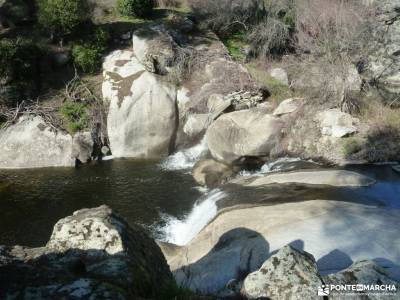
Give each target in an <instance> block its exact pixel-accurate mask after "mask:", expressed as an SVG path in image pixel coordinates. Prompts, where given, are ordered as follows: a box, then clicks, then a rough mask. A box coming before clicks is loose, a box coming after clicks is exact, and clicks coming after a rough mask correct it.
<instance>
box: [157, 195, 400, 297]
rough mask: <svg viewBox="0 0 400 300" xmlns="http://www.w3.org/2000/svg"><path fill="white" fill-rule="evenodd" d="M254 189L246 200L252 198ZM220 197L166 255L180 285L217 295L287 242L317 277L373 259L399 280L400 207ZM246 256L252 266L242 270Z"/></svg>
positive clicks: (327, 201)
mask: <svg viewBox="0 0 400 300" xmlns="http://www.w3.org/2000/svg"><path fill="white" fill-rule="evenodd" d="M256 191H257V189H256V188H254V193H253V194H251V195H252V196H251V197H253V198H254V197H257V193H256ZM250 192H251V190H250ZM225 202H226V203H227V204H228V205H227V206H224V207H223V209H222V208H221V210H220V211H219V213H218V215H217V216H216V217H214V218H213V219H212V220H210V222H209V223H208V225H207V226H205V227H204V228H203V229H202V230H201V231H200V232H199V233H198V234H197V235H196V236H195V237H194V238H193V239H192V240H191V241H190V242H189V243H188V244H186V245H185V246H182V247H180V248H179V249H176V248H175V249H174V251H173V252H171V251H169V252H167V251H165V252H164V255H165V256H166V258H167V261H168V264H169V265H170V267H171V270H172V272H173V274H174V276H175V278H176V280H177V282H178V284H180V283H183V284H185V283H187V284H188V287H190V288H194V289H195V290H199V291H202V292H204V293H212V292H217V291H219V290H221V289H224V288H225V286H226V284H227V283H228V282H229V281H231V280H232V279H236V280H238V281H242V280H243V279H244V278H245V277H246V276H247V275H248V274H249V273H251V272H254V271H256V270H258V269H259V268H260V266H261V265H262V263H263V262H265V260H266V259H268V257H270V256H271V255H273V254H274V253H275V251H278V250H279V249H281V248H282V247H284V246H285V245H288V244H289V245H291V246H292V247H294V248H296V249H298V250H302V251H306V252H308V253H312V254H313V256H314V257H315V260H316V261H317V265H318V268H319V272H320V274H321V275H326V274H330V273H335V272H338V271H340V270H343V269H344V268H347V267H349V266H350V265H351V263H352V261H358V260H363V259H373V260H375V261H376V262H377V263H378V264H379V265H380V266H381V267H384V268H385V270H386V272H387V273H388V274H389V275H390V277H391V278H393V279H394V280H399V279H400V268H399V267H398V265H399V264H400V247H398V245H399V243H400V238H399V234H398V226H397V225H398V220H399V218H400V211H399V210H396V209H392V208H385V207H376V206H368V205H361V204H356V203H349V202H345V201H329V200H311V201H301V202H294V203H283V204H274V205H271V204H272V203H271V204H268V203H264V205H262V206H254V205H253V206H249V205H246V203H245V204H244V205H242V206H241V205H240V204H238V203H234V204H232V205H233V206H229V199H226V201H225ZM255 202H256V203H257V200H255ZM379 232H384V233H385V234H377V233H379ZM349 241H351V242H349ZM249 252H250V253H252V255H251V258H250V257H249V256H248V253H249ZM241 253H243V254H245V255H241ZM246 261H247V262H249V266H250V267H249V268H247V267H241V266H245V265H246V264H247V263H246ZM239 271H240V272H239ZM314 293H316V290H315V291H314ZM301 299H308V297H306V298H301Z"/></svg>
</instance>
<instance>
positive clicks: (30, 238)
mask: <svg viewBox="0 0 400 300" xmlns="http://www.w3.org/2000/svg"><path fill="white" fill-rule="evenodd" d="M203 149H204V148H203ZM185 151H186V153H187V150H185ZM189 152H190V153H193V152H196V153H202V151H197V150H196V151H193V152H191V151H189ZM185 157H186V156H185ZM189 157H195V155H193V156H189ZM175 158H176V156H175ZM168 161H171V158H169V159H168V160H167V162H168ZM175 162H177V164H172V165H171V164H170V165H168V164H167V163H166V162H164V163H161V164H160V163H159V162H158V161H147V162H145V161H138V160H122V159H115V160H109V161H104V162H101V163H97V164H91V165H88V166H84V167H82V168H79V169H73V168H46V169H32V170H0V216H1V218H0V229H1V234H0V244H6V245H14V244H20V245H26V246H35V247H36V246H42V245H44V244H45V243H46V242H47V240H48V239H49V236H50V234H51V231H52V228H53V226H54V224H55V223H56V222H57V221H58V220H59V219H60V218H63V217H65V216H68V215H70V214H71V213H72V212H73V211H75V210H78V209H81V208H86V207H96V206H99V205H102V204H107V205H109V206H110V207H111V208H112V209H114V210H115V211H116V212H117V213H119V214H120V215H122V216H123V217H124V218H125V219H126V220H127V221H128V223H140V224H143V225H145V226H146V228H147V229H148V230H149V232H150V233H151V234H152V235H153V237H155V238H159V239H161V240H165V241H168V242H171V243H176V244H179V245H184V244H186V243H187V242H189V241H190V240H191V239H192V238H193V237H195V236H196V234H197V233H198V232H199V231H201V230H202V229H203V228H204V226H205V225H206V224H207V223H208V222H209V221H211V220H212V219H213V218H214V217H215V216H216V215H217V214H218V212H219V211H220V210H221V209H226V208H230V207H234V206H237V205H274V204H278V203H283V202H294V201H304V200H315V199H326V200H340V201H350V202H358V203H363V204H369V205H379V206H386V207H392V208H400V176H399V175H398V174H397V173H395V172H394V171H393V170H392V169H391V167H390V166H352V167H346V168H347V169H350V170H353V171H357V172H360V173H363V174H365V175H368V176H371V177H373V178H375V179H376V180H377V184H375V185H373V186H371V187H363V188H334V187H327V186H310V185H308V186H307V185H296V184H286V185H270V186H268V187H264V188H258V189H250V188H243V187H240V186H235V185H229V184H228V185H225V186H222V187H221V188H220V189H217V190H211V191H209V190H207V189H205V188H200V187H198V186H197V185H196V183H195V182H194V180H193V179H192V176H191V175H190V174H188V172H187V171H188V170H189V169H187V167H185V168H183V167H182V166H188V165H193V164H194V163H195V159H190V163H189V162H188V161H187V160H186V159H184V160H175ZM178 165H179V166H181V167H182V168H178V167H177V166H178ZM167 166H169V167H167ZM310 167H313V168H315V167H316V166H315V164H313V163H311V162H301V161H298V160H288V161H286V162H285V161H283V160H279V161H278V162H277V163H275V164H270V165H268V166H265V167H264V168H263V170H262V171H261V172H262V173H264V172H270V171H274V170H280V171H282V170H292V169H293V168H310ZM317 167H318V166H317ZM259 175H260V174H259Z"/></svg>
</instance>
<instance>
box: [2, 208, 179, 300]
mask: <svg viewBox="0 0 400 300" xmlns="http://www.w3.org/2000/svg"><path fill="white" fill-rule="evenodd" d="M171 282H172V276H171V272H170V270H169V268H168V266H167V264H166V261H165V259H164V257H163V255H162V253H161V251H160V249H159V247H158V246H157V245H156V243H155V242H154V241H153V240H152V239H151V238H149V237H148V236H147V234H146V233H144V229H143V228H140V227H139V226H136V225H135V226H129V225H128V224H127V223H126V222H125V221H124V220H122V219H121V218H120V217H118V216H117V215H115V214H114V213H113V212H112V211H111V209H110V208H108V207H107V206H100V207H98V208H93V209H83V210H80V211H77V212H75V213H74V214H73V215H72V216H69V217H66V218H65V219H62V220H60V221H59V222H58V223H57V224H56V225H55V227H54V230H53V234H52V236H51V238H50V240H49V242H48V244H47V246H46V247H42V248H24V247H19V246H16V247H0V286H1V287H2V288H1V290H0V298H2V299H4V298H5V299H9V298H10V299H14V298H17V299H67V298H68V299H138V298H152V297H154V296H155V295H157V294H158V293H159V292H160V291H162V290H163V289H165V288H168V286H169V285H170V284H171Z"/></svg>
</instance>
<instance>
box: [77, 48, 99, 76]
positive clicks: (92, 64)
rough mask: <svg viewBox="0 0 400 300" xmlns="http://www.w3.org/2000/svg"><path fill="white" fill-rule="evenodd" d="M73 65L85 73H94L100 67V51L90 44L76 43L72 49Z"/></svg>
mask: <svg viewBox="0 0 400 300" xmlns="http://www.w3.org/2000/svg"><path fill="white" fill-rule="evenodd" d="M72 56H73V58H74V63H75V65H76V66H77V67H78V68H80V69H81V70H82V71H83V72H85V73H95V72H96V71H98V70H99V68H100V67H101V52H100V51H99V49H98V48H96V47H93V46H91V45H77V46H74V48H73V50H72Z"/></svg>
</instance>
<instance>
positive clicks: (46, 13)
mask: <svg viewBox="0 0 400 300" xmlns="http://www.w3.org/2000/svg"><path fill="white" fill-rule="evenodd" d="M38 1H39V3H38V4H39V5H38V8H39V10H38V20H39V23H40V24H41V25H42V26H43V27H44V28H45V29H48V30H49V31H50V34H51V36H52V37H54V36H56V37H60V38H63V37H64V36H66V35H69V34H71V33H72V32H74V30H75V29H76V28H77V26H78V25H79V24H81V23H82V22H83V21H85V20H86V19H87V18H88V16H89V6H88V4H87V2H86V0H38Z"/></svg>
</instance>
